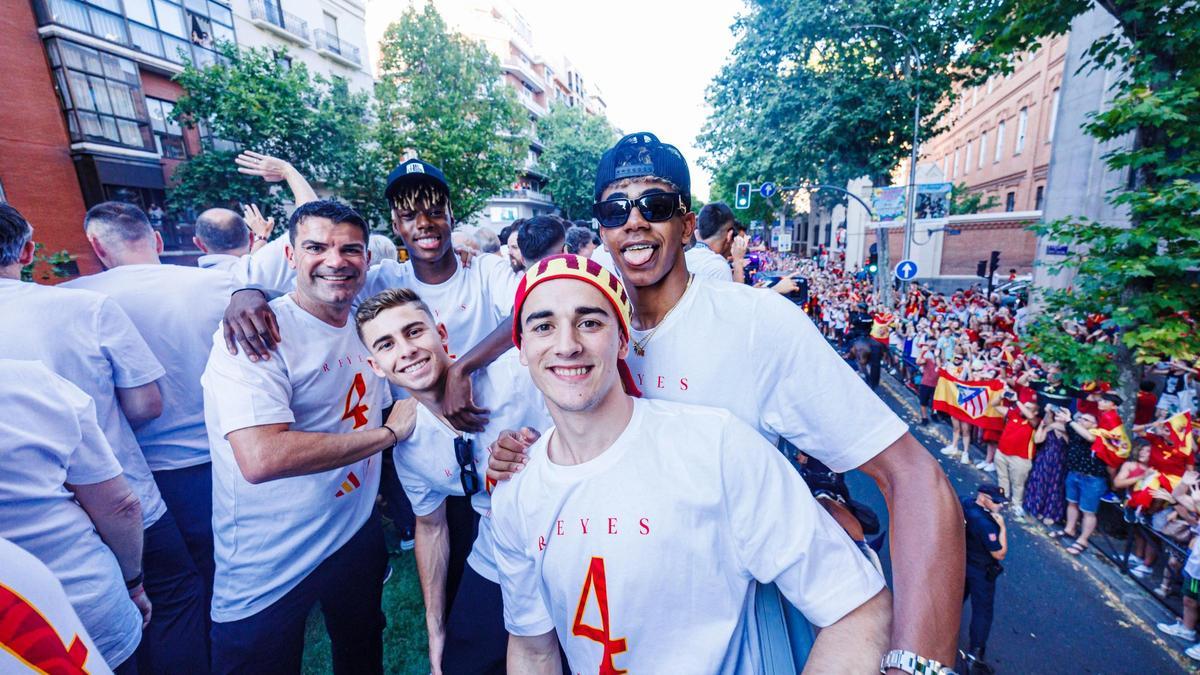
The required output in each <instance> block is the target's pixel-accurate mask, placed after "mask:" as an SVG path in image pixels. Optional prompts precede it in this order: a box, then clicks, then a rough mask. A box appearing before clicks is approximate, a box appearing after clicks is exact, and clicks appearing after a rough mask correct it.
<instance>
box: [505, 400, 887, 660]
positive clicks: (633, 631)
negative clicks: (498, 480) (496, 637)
mask: <svg viewBox="0 0 1200 675" xmlns="http://www.w3.org/2000/svg"><path fill="white" fill-rule="evenodd" d="M552 434H553V432H552V431H551V432H550V433H547V434H546V435H545V436H543V437H542V438H541V439H540V440H539V441H538V442H537V443H535V444H534V445H533V446H532V447H531V448H530V452H529V463H528V464H527V465H526V466H525V468H524V469H523V470H522V471H521V472H520V473H519V474H517V475H516V476H515V477H514V478H513V479H512V480H511V481H509V482H507V483H504V484H501V485H500V486H499V487H497V488H496V491H495V494H494V495H493V497H492V499H493V508H494V509H495V528H494V529H495V532H494V534H495V550H496V561H497V565H498V567H499V570H500V585H501V589H502V592H503V596H504V622H505V626H506V627H507V628H508V631H509V632H510V633H512V634H514V635H541V634H543V633H546V632H547V631H549V630H550V629H555V630H556V631H557V634H558V639H559V641H560V642H561V643H562V645H563V648H564V650H565V651H566V653H567V658H568V660H569V661H570V663H571V668H572V670H573V671H575V672H597V671H600V672H603V670H602V669H601V667H600V664H601V663H602V661H603V655H604V639H603V638H602V636H606V637H607V639H608V640H612V641H616V640H620V641H621V642H620V644H619V645H617V646H616V648H615V649H613V650H612V652H613V653H612V654H611V658H612V661H611V664H612V665H613V666H615V667H616V668H620V669H627V670H629V671H630V672H643V673H665V672H672V673H715V672H720V673H741V672H757V663H756V661H757V656H756V655H757V648H756V647H755V646H754V644H753V643H752V642H751V641H749V640H748V635H749V633H748V626H747V625H746V624H745V622H744V619H745V617H746V614H745V613H744V611H743V610H744V608H745V607H746V605H747V602H748V600H749V597H750V594H751V593H752V592H753V584H752V582H754V581H756V580H757V581H758V582H760V583H770V582H774V583H776V584H777V585H778V586H779V588H780V589H781V590H782V592H783V594H784V595H785V596H786V597H787V598H788V600H790V601H791V602H792V603H793V604H794V605H796V606H797V607H798V608H799V609H800V610H801V611H803V612H804V614H805V615H806V616H808V617H809V619H810V620H811V621H812V622H813V623H814V624H816V625H818V626H828V625H829V624H831V623H833V622H835V621H837V620H838V619H840V618H841V617H843V616H845V615H846V614H847V613H849V612H850V611H851V610H853V609H855V608H856V607H858V606H860V605H861V604H863V603H864V602H866V601H867V600H869V599H870V598H872V597H873V596H874V595H875V594H876V593H878V592H879V591H880V589H882V588H883V586H884V582H883V579H882V578H881V577H880V576H879V573H878V572H876V571H875V569H874V568H873V567H872V566H871V565H870V563H869V562H868V561H867V559H866V557H865V556H863V555H862V553H861V552H860V551H859V550H858V548H857V547H855V545H854V544H853V542H851V541H850V539H849V537H847V536H846V534H845V532H844V531H843V530H842V529H841V527H839V526H838V524H837V523H836V522H835V521H834V520H833V519H832V518H831V517H829V515H828V514H827V513H825V511H824V509H822V508H821V507H820V506H819V505H818V504H817V502H816V500H814V499H813V497H812V495H811V494H810V493H809V491H808V487H807V486H806V485H805V484H804V480H803V479H802V478H801V477H800V475H799V473H797V472H796V471H795V469H793V468H792V467H791V466H790V465H789V464H788V462H787V460H786V459H785V458H784V457H783V455H782V454H781V453H780V452H778V451H777V450H776V449H775V448H773V447H771V445H770V444H769V443H767V442H766V441H765V440H763V438H762V436H760V435H759V434H757V433H755V431H754V430H753V429H751V428H750V427H748V426H746V425H745V424H743V423H742V422H740V421H739V420H738V419H737V418H735V417H734V416H733V415H731V414H730V413H729V412H727V411H725V410H720V409H717V408H707V407H700V406H687V405H680V404H677V403H672V402H668V401H649V400H635V403H634V412H633V417H632V418H631V420H630V422H629V425H628V426H627V427H626V428H625V430H624V431H623V432H622V433H621V435H620V436H619V437H618V438H617V440H616V441H615V442H614V443H613V445H612V446H610V447H609V448H608V449H607V450H605V451H604V452H603V453H602V454H601V455H600V456H599V457H597V458H595V459H593V460H591V461H589V462H586V463H584V464H579V465H575V466H563V465H557V464H553V463H552V462H550V460H549V458H548V457H547V454H546V447H547V443H548V442H549V439H550V438H551V437H552ZM589 634H591V635H590V636H589ZM610 644H611V643H610Z"/></svg>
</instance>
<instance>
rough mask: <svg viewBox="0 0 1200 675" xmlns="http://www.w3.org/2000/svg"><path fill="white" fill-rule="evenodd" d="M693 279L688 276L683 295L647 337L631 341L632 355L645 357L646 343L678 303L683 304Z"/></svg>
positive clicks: (692, 275)
mask: <svg viewBox="0 0 1200 675" xmlns="http://www.w3.org/2000/svg"><path fill="white" fill-rule="evenodd" d="M695 278H696V275H695V274H689V275H688V280H687V285H686V286H684V287H683V294H682V295H680V296H679V300H678V301H677V302H676V303H675V304H674V305H671V309H668V310H667V313H666V314H663V318H662V321H659V322H658V323H656V324H655V325H654V328H651V329H650V333H649V335H647V336H646V337H644V338H642V339H641V340H634V341H633V353H634V354H637V355H638V356H645V355H646V343H648V342H650V338H652V337H654V334H655V333H657V332H658V329H659V328H660V327H661V326H662V325H663V324H664V323H666V322H667V317H669V316H671V312H674V311H675V308H676V307H678V306H679V303H680V302H683V296H684V295H687V292H688V289H689V288H691V287H692V279H695Z"/></svg>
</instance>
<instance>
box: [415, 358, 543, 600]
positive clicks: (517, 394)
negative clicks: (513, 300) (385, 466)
mask: <svg viewBox="0 0 1200 675" xmlns="http://www.w3.org/2000/svg"><path fill="white" fill-rule="evenodd" d="M473 383H474V387H473V390H472V393H473V398H474V400H475V403H476V405H479V406H480V407H483V408H487V409H489V410H490V411H491V413H490V415H489V417H488V424H487V426H486V427H485V428H484V430H483V431H482V432H481V433H479V434H467V435H466V436H465V437H466V438H470V439H471V441H472V446H473V449H474V454H475V470H476V472H477V473H478V474H479V478H480V481H483V480H484V478H485V476H486V475H487V460H488V454H489V453H488V448H489V447H490V446H491V444H492V442H493V441H495V440H496V437H497V436H499V435H500V432H502V431H504V430H506V429H512V430H516V429H520V428H522V427H530V428H533V429H536V430H538V431H539V432H541V431H545V430H546V429H548V428H550V425H551V424H552V422H551V420H550V413H549V412H547V411H546V403H545V399H544V398H543V397H542V393H541V392H540V391H538V390H537V388H536V387H534V386H533V380H532V379H531V378H530V377H529V370H528V369H526V368H525V367H524V366H522V365H521V362H520V360H519V354H518V352H517V350H516V349H510V350H509V351H507V352H505V353H504V354H502V355H501V356H500V357H499V358H498V359H496V360H495V361H493V362H492V364H491V365H490V366H488V367H487V368H486V369H484V370H481V371H477V372H476V373H475V375H474V376H473ZM457 435H458V434H457V433H456V432H455V431H454V430H452V429H450V428H449V427H447V426H446V425H445V424H444V423H443V422H442V421H441V420H440V419H438V418H437V416H436V415H434V414H433V413H431V412H430V411H429V410H428V409H427V408H426V407H425V406H423V405H418V406H417V424H416V428H415V429H414V430H413V433H412V435H411V436H409V437H408V438H406V439H405V440H403V441H401V442H400V443H398V444H397V445H396V447H395V450H394V454H393V459H394V460H395V464H396V474H397V475H398V476H399V478H400V484H401V485H403V486H404V492H405V494H407V495H408V499H409V501H410V502H412V507H413V513H415V514H416V515H418V516H425V515H429V514H430V513H433V512H434V511H435V510H436V509H437V508H438V507H439V506H441V504H442V502H444V501H445V500H446V497H450V496H456V495H457V496H461V495H463V494H464V492H463V488H462V480H461V478H460V477H459V471H460V469H459V466H458V460H457V459H456V457H455V455H454V438H455V437H456V436H457ZM471 506H472V507H473V508H474V509H475V512H476V513H478V514H479V516H480V518H479V533H478V535H477V536H476V538H475V544H474V546H472V548H471V554H470V555H469V556H468V557H467V564H469V565H470V566H471V568H472V569H474V570H475V571H476V572H477V573H479V575H480V576H482V577H483V578H485V579H488V580H490V581H492V582H495V583H499V582H500V577H499V574H498V573H497V572H496V562H495V557H494V555H493V553H492V534H491V532H492V500H491V495H490V494H489V493H488V491H487V490H480V491H479V492H477V493H475V495H474V496H472V497H471Z"/></svg>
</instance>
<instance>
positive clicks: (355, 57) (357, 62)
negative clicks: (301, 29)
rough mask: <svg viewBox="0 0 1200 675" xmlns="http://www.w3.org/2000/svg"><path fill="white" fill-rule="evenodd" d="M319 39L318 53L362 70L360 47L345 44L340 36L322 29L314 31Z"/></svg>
mask: <svg viewBox="0 0 1200 675" xmlns="http://www.w3.org/2000/svg"><path fill="white" fill-rule="evenodd" d="M313 35H314V37H316V39H317V53H319V54H320V55H321V56H324V57H325V58H328V59H332V60H334V61H337V62H338V63H340V64H342V65H344V66H349V67H350V68H361V67H362V57H361V56H360V55H359V51H358V47H355V46H354V45H352V44H349V43H348V42H345V41H344V40H342V39H341V38H339V37H338V36H336V35H334V34H332V33H330V32H328V31H323V30H321V29H319V28H318V29H317V30H315V31H313Z"/></svg>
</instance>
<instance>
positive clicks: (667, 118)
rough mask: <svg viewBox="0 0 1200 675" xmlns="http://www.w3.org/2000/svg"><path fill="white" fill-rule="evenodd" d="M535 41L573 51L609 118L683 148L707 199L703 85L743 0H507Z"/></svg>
mask: <svg viewBox="0 0 1200 675" xmlns="http://www.w3.org/2000/svg"><path fill="white" fill-rule="evenodd" d="M509 2H510V3H511V4H512V6H513V7H515V8H516V9H517V11H519V12H520V13H521V15H522V16H524V17H525V20H526V21H527V22H528V24H529V27H530V30H531V31H532V32H533V42H534V46H535V48H537V49H539V50H544V51H545V52H546V53H547V54H561V55H563V56H565V57H566V58H567V59H569V60H570V61H571V62H572V63H573V64H575V66H576V67H577V68H579V71H580V72H581V73H582V74H583V77H584V78H585V81H586V80H590V81H591V82H594V83H595V84H596V85H597V86H598V87H599V88H600V90H601V91H602V92H603V94H604V99H605V102H606V103H607V104H608V119H609V120H610V121H611V122H612V123H613V125H614V126H616V127H617V128H618V129H620V130H621V131H623V132H625V133H632V132H635V131H650V132H652V133H654V134H655V135H657V136H658V138H659V140H661V141H662V142H664V143H670V144H672V145H674V146H676V147H678V148H679V150H680V152H682V153H683V156H684V157H685V158H686V159H687V160H688V164H689V166H690V168H691V172H692V193H693V194H695V195H696V196H697V197H699V198H701V199H703V200H705V201H707V200H708V184H709V180H710V176H709V174H708V172H707V171H705V170H704V169H703V168H701V167H700V164H699V159H700V154H701V153H700V150H699V149H697V148H696V146H695V143H696V136H697V135H698V134H699V133H700V130H701V128H702V127H703V126H704V121H705V120H706V119H707V118H708V106H707V105H706V104H705V102H704V92H705V89H706V88H707V87H708V84H709V82H710V81H711V80H712V79H713V77H714V76H716V74H717V72H718V71H719V70H720V69H721V66H722V65H723V64H724V63H725V61H726V59H727V58H728V57H729V52H730V50H732V48H733V45H734V38H733V34H732V32H731V31H730V26H732V25H733V21H734V19H735V18H736V16H737V14H738V13H739V12H741V11H743V4H742V1H741V0H704V1H703V2H697V1H696V0H586V1H584V2H581V1H579V0H567V1H564V0H509Z"/></svg>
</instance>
